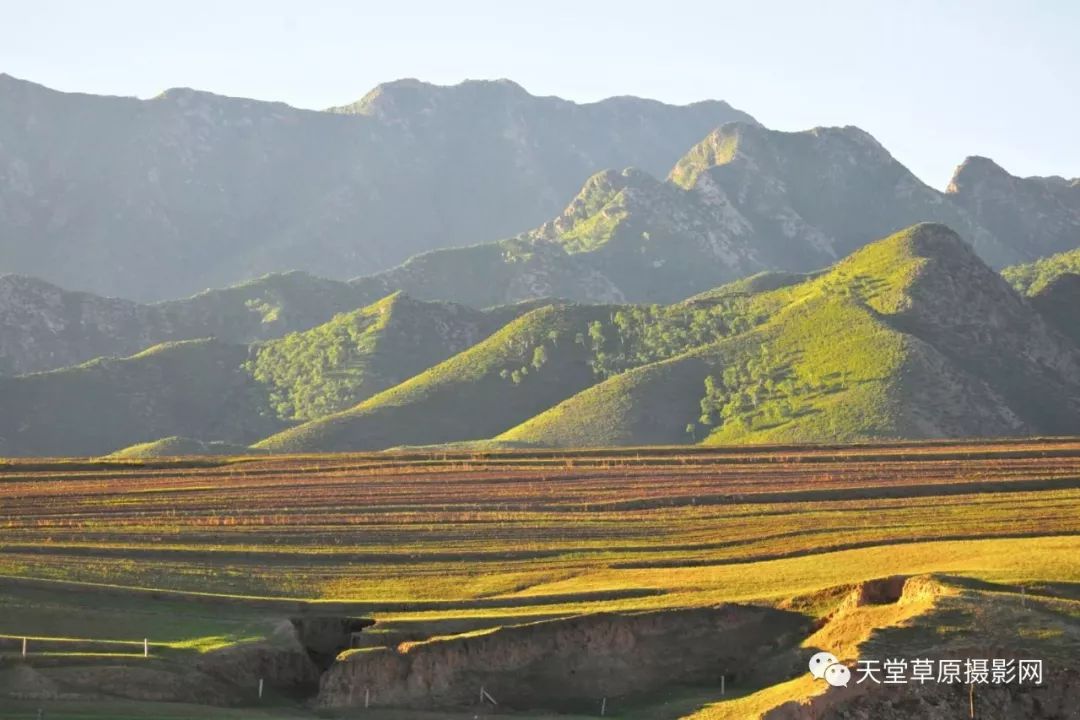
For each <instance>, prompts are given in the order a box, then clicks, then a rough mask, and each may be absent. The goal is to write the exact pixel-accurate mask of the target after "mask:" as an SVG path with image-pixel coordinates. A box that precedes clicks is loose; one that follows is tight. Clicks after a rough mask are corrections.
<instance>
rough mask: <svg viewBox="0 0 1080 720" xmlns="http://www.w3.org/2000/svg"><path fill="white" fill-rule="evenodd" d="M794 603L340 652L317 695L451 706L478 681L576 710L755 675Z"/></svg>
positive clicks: (324, 699) (793, 621)
mask: <svg viewBox="0 0 1080 720" xmlns="http://www.w3.org/2000/svg"><path fill="white" fill-rule="evenodd" d="M805 631H806V621H805V619H804V618H803V617H801V616H798V615H795V614H793V613H785V612H782V611H779V610H772V609H766V608H758V607H744V606H737V605H723V606H719V607H715V608H700V609H691V610H680V611H669V612H653V613H641V614H628V615H615V614H597V615H588V616H581V617H577V618H572V619H569V620H555V621H547V622H539V623H534V624H530V625H519V626H512V627H505V628H499V629H496V630H493V631H491V632H488V633H484V634H479V635H462V636H455V637H448V638H437V639H433V640H429V641H426V642H421V643H415V644H408V643H406V644H402V645H401V646H399V647H397V648H376V649H366V650H361V651H357V652H354V653H352V654H349V655H346V656H344V657H343V659H340V660H339V661H338V662H337V663H336V664H334V666H333V667H331V668H330V670H329V671H328V672H326V673H325V674H324V675H323V678H322V682H321V686H320V691H319V695H318V698H317V700H316V704H317V705H318V706H319V707H322V708H343V707H356V706H362V705H363V703H364V701H365V697H367V698H368V699H370V701H371V702H372V704H374V705H377V706H404V707H416V708H420V707H425V708H435V707H454V706H462V705H467V704H471V703H474V702H476V700H477V698H478V696H479V692H480V688H481V687H483V688H484V689H485V690H486V691H487V692H488V693H489V694H490V695H491V696H492V697H494V698H495V699H496V700H497V701H498V702H499V704H500V706H504V707H511V708H549V709H555V710H573V709H576V708H582V707H594V705H595V704H596V703H599V702H600V700H601V698H604V697H607V698H616V697H620V696H626V695H632V694H638V693H645V692H649V691H651V690H655V689H657V688H660V687H663V686H665V685H668V684H671V683H676V682H677V683H681V684H693V683H709V684H714V683H715V684H719V682H720V678H721V676H724V677H725V678H726V680H727V682H729V683H742V682H746V683H755V682H757V680H758V678H756V677H755V675H756V672H755V667H762V666H763V665H764V662H763V661H764V660H765V659H766V658H768V657H770V656H772V655H774V654H775V653H777V652H778V651H780V650H781V649H785V648H788V647H790V646H791V645H793V644H795V643H796V642H797V640H798V637H799V635H800V633H805Z"/></svg>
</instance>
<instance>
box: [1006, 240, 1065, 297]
mask: <svg viewBox="0 0 1080 720" xmlns="http://www.w3.org/2000/svg"><path fill="white" fill-rule="evenodd" d="M1066 273H1073V274H1080V249H1076V250H1071V251H1069V252H1063V253H1058V254H1057V255H1051V256H1050V257H1046V258H1042V259H1041V260H1036V261H1035V262H1033V263H1027V264H1025V265H1013V266H1012V267H1007V268H1005V269H1004V270H1002V271H1001V274H1002V275H1003V276H1004V277H1005V279H1006V280H1008V281H1009V283H1010V284H1012V286H1013V287H1014V288H1016V289H1017V290H1019V291H1020V292H1022V293H1023V294H1025V295H1034V294H1036V293H1038V292H1039V291H1040V290H1043V289H1044V288H1045V287H1046V286H1047V285H1049V284H1050V283H1052V282H1053V281H1054V280H1055V279H1056V278H1058V277H1061V276H1062V275H1065V274H1066Z"/></svg>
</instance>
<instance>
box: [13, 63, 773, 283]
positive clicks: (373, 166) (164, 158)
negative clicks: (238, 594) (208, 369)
mask: <svg viewBox="0 0 1080 720" xmlns="http://www.w3.org/2000/svg"><path fill="white" fill-rule="evenodd" d="M732 120H742V121H747V122H753V119H752V118H751V117H750V116H749V115H747V114H746V113H743V112H741V111H738V110H736V109H734V108H732V107H730V106H729V105H727V104H726V103H723V102H716V101H708V102H701V103H696V104H694V105H689V106H685V107H673V106H669V105H664V104H662V103H659V102H655V101H650V100H642V99H638V98H632V97H619V98H611V99H608V100H604V101H601V102H597V103H591V104H586V105H578V104H575V103H572V102H568V101H565V100H561V99H559V98H553V97H534V96H532V95H530V94H528V93H527V92H526V91H525V90H523V89H522V88H521V87H520V86H518V85H516V84H515V83H512V82H510V81H505V80H503V81H494V82H488V81H483V82H481V81H473V82H465V83H462V84H461V85H457V86H454V87H439V86H435V85H430V84H427V83H422V82H418V81H415V80H400V81H396V82H392V83H387V84H385V85H380V86H379V87H377V88H375V89H374V90H372V91H371V92H369V93H368V94H367V95H365V96H364V97H363V99H361V100H360V101H358V102H356V103H354V104H352V105H348V106H344V107H339V108H331V109H328V110H326V111H322V112H315V111H307V110H298V109H296V108H292V107H289V106H287V105H284V104H282V103H273V102H259V101H254V100H247V99H240V98H229V97H221V96H217V95H213V94H210V93H206V92H199V91H195V90H190V89H185V88H178V89H173V90H168V91H165V92H164V93H162V94H161V95H159V96H158V97H155V98H152V99H149V100H138V99H135V98H125V97H102V96H93V95H83V94H77V93H61V92H56V91H53V90H50V89H48V88H45V87H42V86H40V85H36V84H33V83H30V82H27V81H23V80H19V79H16V78H13V77H11V76H9V75H3V74H0V237H2V238H4V242H3V244H2V245H0V268H2V270H3V271H5V272H15V273H20V274H26V275H32V276H35V277H39V278H41V279H44V280H47V281H50V282H53V283H56V284H59V285H61V286H63V287H65V288H69V289H77V290H85V291H91V292H95V293H98V294H104V295H110V296H117V297H124V298H129V299H134V300H142V301H148V300H150V301H152V300H165V299H171V298H177V297H182V296H185V295H189V294H191V293H193V292H197V291H200V290H202V289H204V288H215V287H223V286H226V285H231V284H235V283H237V282H241V281H246V280H249V279H252V278H255V277H258V276H260V275H263V274H265V273H268V272H280V271H288V270H305V271H310V272H313V273H316V274H319V275H323V276H326V277H333V278H337V279H346V278H350V277H355V276H359V275H367V274H371V273H374V272H377V271H380V270H384V269H387V268H389V267H391V266H393V265H396V264H398V263H400V262H402V261H404V260H405V259H407V258H408V257H410V256H412V255H415V254H417V253H420V252H423V251H426V250H431V249H436V248H443V247H453V246H461V245H467V244H475V243H478V242H484V241H490V240H497V239H499V238H502V237H507V236H510V235H513V234H514V233H517V232H520V231H523V230H526V229H528V228H530V227H533V226H535V225H538V224H540V223H541V222H543V221H544V220H547V219H548V218H549V217H551V216H552V215H554V214H555V213H557V212H558V211H559V209H560V208H561V207H562V206H563V205H565V203H566V202H567V201H568V200H569V199H570V198H571V197H572V196H573V194H574V192H575V191H576V190H577V189H578V187H580V185H581V182H582V180H583V179H584V178H586V177H588V176H589V175H590V174H592V173H594V172H596V171H598V170H601V169H603V168H608V167H623V166H627V165H632V166H635V167H640V168H643V169H644V170H646V171H648V172H655V173H663V172H666V171H667V169H668V167H670V165H671V164H672V163H674V162H675V161H676V160H677V159H678V158H679V157H680V156H681V155H682V153H684V152H685V151H686V149H687V148H688V147H690V146H691V145H692V144H693V143H694V142H696V141H698V140H699V139H700V138H701V137H702V136H704V135H705V133H707V132H708V131H709V130H711V129H712V128H714V127H716V126H717V125H720V124H722V123H724V122H728V121H732Z"/></svg>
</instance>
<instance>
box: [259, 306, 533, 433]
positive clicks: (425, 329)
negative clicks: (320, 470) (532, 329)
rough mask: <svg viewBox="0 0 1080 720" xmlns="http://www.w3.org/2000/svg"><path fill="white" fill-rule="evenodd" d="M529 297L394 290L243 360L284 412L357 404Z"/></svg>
mask: <svg viewBox="0 0 1080 720" xmlns="http://www.w3.org/2000/svg"><path fill="white" fill-rule="evenodd" d="M532 307H533V305H532V304H525V305H521V306H509V307H504V308H498V309H495V310H492V311H488V312H484V311H480V310H473V309H472V308H468V307H465V306H463V305H457V304H454V303H436V302H421V301H418V300H414V299H413V298H410V297H408V296H406V295H403V294H401V293H395V294H393V295H391V296H389V297H387V298H384V299H383V300H381V301H379V302H377V303H374V304H372V305H369V306H367V307H365V308H361V309H360V310H356V311H354V312H350V313H344V314H341V315H338V316H336V317H335V318H334V319H332V320H331V321H330V322H328V323H324V324H322V325H319V326H318V327H315V328H312V329H311V330H307V331H304V332H298V333H293V334H290V335H287V336H286V337H284V338H281V339H280V340H273V341H269V342H266V343H263V344H260V345H257V346H256V347H255V348H254V351H253V357H252V359H251V360H250V361H248V363H247V364H246V366H245V367H246V368H247V370H248V371H249V372H251V373H252V375H253V376H254V378H255V379H256V380H258V381H259V382H261V383H263V384H264V385H265V386H266V387H267V388H268V390H269V393H270V402H271V404H272V405H273V407H274V409H275V412H277V414H278V416H279V417H281V418H282V419H284V420H313V419H315V418H318V417H322V416H323V415H328V414H330V413H333V412H337V411H339V410H344V409H345V408H348V407H351V406H353V405H356V404H357V403H359V402H361V401H363V400H366V399H367V398H369V397H371V396H372V395H374V394H376V393H378V392H380V391H382V390H385V389H387V388H389V387H393V386H394V385H397V384H398V383H400V382H402V381H404V380H407V379H408V378H410V377H412V376H413V375H415V374H417V373H419V372H422V371H424V370H426V369H428V368H429V367H431V366H433V365H436V364H437V363H439V362H441V361H443V360H445V359H446V358H448V357H450V356H452V355H456V354H457V353H459V352H461V351H462V350H464V349H466V348H468V347H470V346H472V345H474V344H475V343H477V342H478V341H479V340H481V339H482V338H484V337H486V336H488V335H490V334H491V333H492V332H493V331H495V330H496V329H498V328H499V326H501V325H503V324H505V323H506V322H508V321H509V320H510V319H512V317H514V316H515V315H516V314H520V313H522V312H526V311H527V310H529V309H531V308H532Z"/></svg>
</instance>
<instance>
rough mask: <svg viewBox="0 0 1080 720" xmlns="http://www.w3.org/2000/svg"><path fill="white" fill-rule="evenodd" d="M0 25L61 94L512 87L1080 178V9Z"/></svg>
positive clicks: (599, 10) (13, 63) (347, 11)
mask: <svg viewBox="0 0 1080 720" xmlns="http://www.w3.org/2000/svg"><path fill="white" fill-rule="evenodd" d="M0 17H2V18H3V21H2V24H0V72H7V73H9V74H11V75H15V76H16V77H21V78H24V79H27V80H33V81H35V82H39V83H42V84H44V85H48V86H50V87H54V88H57V89H60V90H67V91H83V92H93V93H107V94H116V95H136V96H139V97H150V96H153V95H156V94H158V93H159V92H161V91H162V90H164V89H166V88H169V87H177V86H185V87H195V88H199V89H203V90H210V91H213V92H217V93H222V94H226V95H238V96H246V97H254V98H259V99H266V100H282V101H284V102H287V103H289V104H291V105H295V106H298V107H304V108H324V107H328V106H331V105H339V104H343V103H346V102H350V101H352V100H355V99H357V98H358V97H360V96H361V95H363V94H364V93H365V92H366V91H367V90H369V89H370V88H371V87H372V86H374V85H376V84H378V83H379V82H383V81H386V80H392V79H396V78H401V77H417V78H420V79H422V80H427V81H430V82H435V83H440V84H451V83H456V82H459V81H461V80H462V79H465V78H498V77H507V78H511V79H513V80H515V81H517V82H519V83H520V84H522V85H523V86H525V88H526V89H528V90H529V91H530V92H532V93H533V94H536V95H559V96H562V97H565V98H569V99H571V100H576V101H579V102H580V101H590V100H597V99H600V98H603V97H607V96H610V95H640V96H644V97H652V98H656V99H659V100H664V101H666V102H673V103H686V102H691V101H694V100H701V99H705V98H718V99H723V100H727V101H728V102H730V103H731V104H733V105H735V106H736V107H739V108H741V109H743V110H746V111H747V112H749V113H751V114H752V115H754V116H755V117H757V118H758V119H759V120H760V121H761V122H763V123H765V124H766V125H768V126H770V127H773V128H777V129H782V130H797V129H804V128H808V127H813V126H815V125H848V124H850V125H858V126H860V127H862V128H863V129H865V130H867V131H869V132H870V133H872V134H873V135H875V136H876V137H877V138H878V139H879V140H880V141H881V142H882V143H883V144H884V145H885V146H886V147H887V148H889V150H890V151H892V153H893V154H894V155H895V156H896V157H897V158H898V159H899V160H900V161H901V162H903V163H905V164H906V165H907V166H908V167H910V168H911V169H912V170H913V171H914V172H915V173H916V174H918V175H919V176H920V177H921V178H922V179H924V180H925V181H927V182H929V183H930V184H932V185H935V186H938V187H943V186H944V185H945V184H946V183H947V182H948V178H949V176H950V174H951V172H952V169H953V167H954V166H955V165H957V164H958V163H959V162H960V161H961V160H962V159H963V158H964V156H966V155H973V154H979V155H988V156H990V157H992V158H994V159H995V160H997V161H998V162H999V163H1000V164H1001V165H1003V166H1004V167H1005V168H1006V169H1007V170H1009V171H1010V172H1013V173H1014V174H1020V175H1031V174H1058V175H1065V176H1068V177H1074V176H1078V175H1080V142H1078V141H1077V129H1078V128H1080V124H1078V118H1080V2H1076V1H1075V0H1031V1H1028V2H1024V1H1020V0H1011V1H1000V0H983V1H981V2H979V1H976V0H971V1H969V2H962V1H960V0H956V1H954V2H931V1H930V0H914V1H913V0H905V1H904V2H899V1H894V2H885V1H879V0H859V1H855V0H852V1H850V2H840V1H835V2H830V1H829V0H792V1H790V2H780V1H761V0H737V1H736V2H726V1H724V0H711V1H709V2H678V1H677V0H666V1H661V0H649V1H648V2H635V1H633V0H622V1H621V2H608V1H605V0H576V1H564V0H547V1H545V0H529V1H525V0H501V1H492V2H478V1H471V0H446V1H444V2H438V1H437V0H430V1H428V0H424V1H413V2H379V3H374V2H363V1H362V0H361V1H356V2H347V1H345V0H336V1H335V0H306V1H305V2H295V1H294V2H287V1H285V0H258V1H255V0H232V1H230V0H216V1H215V2H210V1H207V0H184V1H182V2H181V1H175V0H94V1H93V2H90V1H88V0H66V1H65V0H0Z"/></svg>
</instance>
